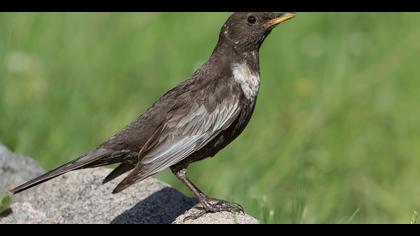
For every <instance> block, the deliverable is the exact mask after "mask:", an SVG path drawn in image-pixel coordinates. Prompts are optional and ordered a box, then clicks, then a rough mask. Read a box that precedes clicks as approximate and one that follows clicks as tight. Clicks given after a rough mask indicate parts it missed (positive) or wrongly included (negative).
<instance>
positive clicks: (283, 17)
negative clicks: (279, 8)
mask: <svg viewBox="0 0 420 236" xmlns="http://www.w3.org/2000/svg"><path fill="white" fill-rule="evenodd" d="M295 16H296V13H292V12H286V13H282V14H280V15H279V16H278V17H276V18H274V19H271V20H269V21H268V22H267V23H265V24H264V26H265V27H266V28H270V27H273V26H276V25H278V24H280V23H282V22H285V21H287V20H290V19H292V18H293V17H295Z"/></svg>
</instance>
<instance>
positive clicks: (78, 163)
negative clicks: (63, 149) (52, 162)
mask: <svg viewBox="0 0 420 236" xmlns="http://www.w3.org/2000/svg"><path fill="white" fill-rule="evenodd" d="M109 154H110V151H109V150H106V149H97V150H95V151H93V152H90V153H88V154H86V155H84V156H81V157H79V158H77V159H76V160H74V161H71V162H69V163H66V164H64V165H62V166H60V167H58V168H56V169H54V170H52V171H49V172H47V173H45V174H43V175H41V176H39V177H37V178H35V179H33V180H30V181H28V182H26V183H24V184H22V185H20V186H18V187H16V188H14V189H12V190H10V192H11V193H12V194H16V193H19V192H22V191H24V190H27V189H29V188H32V187H34V186H36V185H38V184H41V183H44V182H46V181H48V180H50V179H53V178H55V177H58V176H60V175H63V174H65V173H67V172H70V171H72V170H76V169H81V168H83V167H85V166H87V165H89V164H91V163H92V162H94V161H97V160H98V159H100V158H102V157H105V156H108V155H109Z"/></svg>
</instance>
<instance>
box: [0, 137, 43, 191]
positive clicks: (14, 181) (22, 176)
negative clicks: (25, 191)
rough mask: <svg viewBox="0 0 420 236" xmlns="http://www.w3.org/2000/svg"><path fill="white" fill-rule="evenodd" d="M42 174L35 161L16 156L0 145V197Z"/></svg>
mask: <svg viewBox="0 0 420 236" xmlns="http://www.w3.org/2000/svg"><path fill="white" fill-rule="evenodd" d="M42 173H44V170H43V169H42V168H41V167H40V166H39V165H38V164H37V163H36V162H35V161H34V160H32V159H30V158H27V157H23V156H19V155H17V154H14V153H12V152H11V151H10V150H9V149H7V148H6V147H5V146H4V145H2V144H1V143H0V177H1V178H0V196H1V195H3V194H5V193H7V191H8V190H10V189H11V188H12V187H15V186H17V185H19V184H22V183H24V182H26V181H28V180H30V179H32V178H34V177H36V176H38V175H40V174H42Z"/></svg>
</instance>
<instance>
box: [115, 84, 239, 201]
mask: <svg viewBox="0 0 420 236" xmlns="http://www.w3.org/2000/svg"><path fill="white" fill-rule="evenodd" d="M229 92H232V91H231V90H230V91H229ZM222 96H223V97H224V98H223V99H220V98H218V100H219V101H217V99H216V98H214V95H212V96H208V97H207V98H204V99H203V98H200V99H201V102H199V100H200V99H198V98H197V100H191V101H190V102H186V103H182V105H180V106H175V108H174V109H172V110H171V111H170V112H169V113H168V114H167V117H166V121H165V122H164V123H163V124H162V125H161V127H160V128H159V129H157V131H156V132H155V133H154V135H153V136H152V137H151V138H150V139H149V141H148V142H147V143H146V144H145V146H144V147H143V149H142V150H141V151H140V161H139V163H138V164H137V166H136V168H135V169H134V170H133V171H132V172H131V173H130V174H129V175H128V176H127V177H126V178H125V179H124V180H123V181H122V182H121V183H120V184H119V185H118V186H117V187H116V188H115V190H114V193H116V192H120V191H122V190H123V189H125V188H127V187H128V186H130V185H131V184H134V183H135V182H138V181H141V180H143V179H145V178H147V177H149V176H151V175H153V174H155V173H157V172H159V171H162V170H164V169H165V168H167V167H170V166H172V165H174V164H176V163H178V162H180V161H182V160H183V159H185V158H187V157H188V156H189V155H191V154H192V153H194V152H196V151H198V150H200V149H201V148H202V147H203V146H205V145H206V144H207V143H209V142H210V141H211V140H212V139H213V138H215V137H216V136H217V135H218V134H220V132H222V131H223V130H225V129H227V128H228V127H229V126H230V125H231V124H232V123H233V122H234V121H235V119H236V118H237V117H238V114H239V112H240V101H239V97H238V96H235V95H234V94H232V93H230V94H224V95H222Z"/></svg>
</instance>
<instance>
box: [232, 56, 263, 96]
mask: <svg viewBox="0 0 420 236" xmlns="http://www.w3.org/2000/svg"><path fill="white" fill-rule="evenodd" d="M230 68H231V70H232V74H233V78H234V79H235V81H237V82H238V83H239V84H240V85H241V88H242V91H243V92H244V94H245V97H246V98H247V99H249V100H253V99H255V97H256V96H257V95H258V91H259V89H260V76H259V74H258V73H254V72H252V71H251V69H250V68H249V66H248V65H247V64H246V63H233V64H231V67H230Z"/></svg>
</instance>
